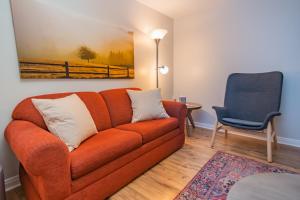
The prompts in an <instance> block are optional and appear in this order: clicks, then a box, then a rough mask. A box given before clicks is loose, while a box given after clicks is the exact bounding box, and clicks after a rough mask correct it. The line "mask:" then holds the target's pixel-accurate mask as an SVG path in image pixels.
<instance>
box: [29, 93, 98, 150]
mask: <svg viewBox="0 0 300 200" xmlns="http://www.w3.org/2000/svg"><path fill="white" fill-rule="evenodd" d="M32 103H33V105H34V106H35V107H36V109H37V110H38V111H39V112H40V113H41V115H42V116H43V119H44V121H45V124H46V125H47V127H48V129H49V131H50V132H51V133H53V134H54V135H56V136H57V137H59V138H60V139H61V140H62V141H63V142H64V143H65V144H66V145H67V146H68V148H69V151H73V150H74V149H75V148H77V147H78V146H79V145H80V143H81V142H82V141H84V140H85V139H87V138H88V137H90V136H92V135H94V134H96V133H97V132H98V131H97V128H96V126H95V123H94V120H93V118H92V116H91V114H90V112H89V111H88V109H87V108H86V106H85V104H84V103H83V102H82V100H81V99H80V98H79V97H78V96H77V95H76V94H72V95H70V96H66V97H64V98H59V99H32Z"/></svg>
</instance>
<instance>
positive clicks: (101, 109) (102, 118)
mask: <svg viewBox="0 0 300 200" xmlns="http://www.w3.org/2000/svg"><path fill="white" fill-rule="evenodd" d="M71 94H74V93H57V94H47V95H40V96H35V97H29V98H27V99H24V100H23V101H22V102H20V103H19V104H18V105H17V106H16V108H15V110H14V111H13V114H12V118H13V119H15V120H25V121H30V122H32V123H34V124H36V125H37V126H39V127H41V128H43V129H45V130H47V126H46V124H45V122H44V120H43V118H42V116H41V114H40V113H39V112H38V110H37V109H36V108H35V107H34V105H33V104H32V101H31V99H32V98H37V99H57V98H62V97H65V96H68V95H71ZM75 94H77V95H78V96H79V97H80V99H81V100H82V101H83V102H84V103H85V105H86V107H87V109H88V110H89V111H90V113H91V116H92V118H93V120H94V122H95V125H96V127H97V129H98V131H102V130H105V129H108V128H111V121H110V116H109V112H108V109H107V107H106V104H105V102H104V100H103V98H102V96H101V95H99V94H98V93H96V92H75Z"/></svg>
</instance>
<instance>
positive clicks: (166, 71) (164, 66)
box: [159, 65, 169, 74]
mask: <svg viewBox="0 0 300 200" xmlns="http://www.w3.org/2000/svg"><path fill="white" fill-rule="evenodd" d="M159 72H160V73H161V74H167V73H168V72H169V67H168V66H166V65H163V66H161V67H160V68H159Z"/></svg>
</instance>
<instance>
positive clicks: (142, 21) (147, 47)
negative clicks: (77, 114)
mask: <svg viewBox="0 0 300 200" xmlns="http://www.w3.org/2000/svg"><path fill="white" fill-rule="evenodd" d="M35 1H37V2H40V3H47V4H49V6H58V7H61V8H62V9H66V10H70V11H72V12H78V14H82V15H88V16H89V17H93V18H95V19H96V20H97V19H99V20H101V21H107V22H108V23H112V24H114V25H120V26H122V27H128V29H130V30H133V31H134V32H135V35H134V43H135V46H134V48H135V79H133V80H20V78H19V72H18V62H17V55H16V47H15V38H14V30H13V25H12V17H11V10H10V4H9V0H1V1H0V60H1V66H0V69H1V71H0V94H1V97H0V132H1V133H2V135H1V137H0V163H1V164H2V165H3V166H4V170H5V175H6V177H7V178H8V177H12V176H15V175H16V174H17V173H18V163H17V161H16V159H15V157H14V155H13V153H11V151H10V149H9V147H8V146H7V144H6V142H5V140H4V137H3V132H4V129H5V127H6V125H7V124H8V122H9V121H10V116H11V113H12V110H13V108H14V107H15V105H16V104H17V103H18V102H19V101H20V100H22V99H23V98H25V97H29V96H32V95H37V94H44V93H55V92H63V91H99V90H103V89H106V88H116V87H130V86H136V87H141V88H144V89H150V88H154V87H155V67H154V66H155V43H154V42H153V41H152V40H151V39H150V38H149V35H147V34H148V33H149V32H150V31H151V30H152V29H153V28H157V27H163V28H166V29H168V31H169V33H168V35H167V36H166V38H165V39H164V40H163V41H162V42H161V46H160V50H161V54H160V62H161V63H162V64H166V65H168V66H170V68H171V70H170V73H169V74H168V75H166V76H164V77H161V86H162V89H163V96H164V97H166V98H170V97H172V96H173V94H172V93H173V72H172V71H173V70H172V66H173V20H172V19H170V18H168V17H166V16H164V15H162V14H160V13H158V12H156V11H154V10H152V9H150V8H148V7H146V6H144V5H142V4H140V3H137V2H136V1H135V0H122V1H120V0H72V1H68V0H35ZM24 23H26V22H24ZM78 31H80V30H78ZM66 37H67V36H66Z"/></svg>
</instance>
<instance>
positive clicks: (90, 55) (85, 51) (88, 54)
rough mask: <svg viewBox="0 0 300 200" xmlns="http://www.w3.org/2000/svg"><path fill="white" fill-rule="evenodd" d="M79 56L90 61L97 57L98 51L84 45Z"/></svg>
mask: <svg viewBox="0 0 300 200" xmlns="http://www.w3.org/2000/svg"><path fill="white" fill-rule="evenodd" d="M78 56H79V57H80V59H82V60H87V61H88V63H89V62H90V60H92V59H95V58H96V53H95V52H94V51H92V50H91V49H90V48H88V47H86V46H82V47H80V48H79V51H78Z"/></svg>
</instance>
